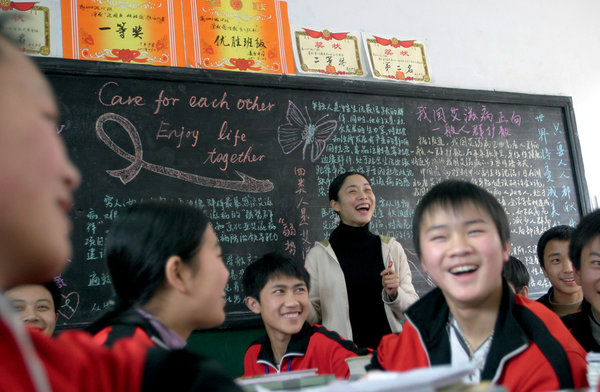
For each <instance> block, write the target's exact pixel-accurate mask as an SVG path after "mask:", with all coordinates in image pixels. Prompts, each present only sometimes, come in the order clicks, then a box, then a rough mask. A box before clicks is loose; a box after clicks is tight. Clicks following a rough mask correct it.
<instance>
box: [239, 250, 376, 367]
mask: <svg viewBox="0 0 600 392" xmlns="http://www.w3.org/2000/svg"><path fill="white" fill-rule="evenodd" d="M243 283H244V289H245V291H246V295H247V297H246V306H248V308H249V309H250V310H251V311H252V312H254V313H256V314H260V316H261V318H262V320H263V322H264V324H265V329H266V331H267V336H264V337H262V338H260V339H258V340H257V341H255V342H254V343H252V344H251V345H250V347H249V348H248V350H247V351H246V356H245V357H244V377H251V376H259V375H264V374H270V373H279V372H286V371H291V370H305V369H317V373H318V374H335V376H336V377H337V378H348V377H349V376H350V371H349V369H348V364H347V363H346V358H350V357H356V356H358V355H365V354H368V353H369V351H368V350H367V349H364V350H363V349H359V348H358V347H356V345H355V344H354V343H353V342H352V341H350V340H344V339H343V338H342V337H341V336H340V335H339V334H337V333H336V332H333V331H329V330H328V329H326V328H325V327H322V326H320V325H317V324H314V325H310V324H308V323H307V322H306V317H307V316H308V309H309V301H308V290H309V286H310V277H309V275H308V272H307V271H306V269H304V267H303V266H302V265H300V264H298V263H296V262H294V261H293V260H291V259H289V258H287V257H285V256H282V255H279V254H276V253H269V254H267V255H265V256H263V257H261V258H260V259H258V260H257V261H255V262H254V263H252V264H251V265H250V266H248V268H246V271H245V273H244V280H243Z"/></svg>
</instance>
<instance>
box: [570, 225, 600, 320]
mask: <svg viewBox="0 0 600 392" xmlns="http://www.w3.org/2000/svg"><path fill="white" fill-rule="evenodd" d="M575 277H576V279H577V283H579V284H580V285H581V288H582V289H583V295H584V297H585V299H586V300H587V301H588V302H589V303H590V304H591V305H592V308H593V309H594V311H595V313H596V315H600V235H597V236H596V237H594V238H593V239H592V240H591V241H590V242H589V243H588V244H587V245H586V246H584V247H583V248H582V249H581V268H580V269H579V271H577V272H576V274H575Z"/></svg>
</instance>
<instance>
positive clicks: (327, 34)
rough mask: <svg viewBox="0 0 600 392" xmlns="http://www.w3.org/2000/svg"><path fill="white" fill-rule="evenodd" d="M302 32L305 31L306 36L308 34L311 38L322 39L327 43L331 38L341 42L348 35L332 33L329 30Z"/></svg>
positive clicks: (307, 30)
mask: <svg viewBox="0 0 600 392" xmlns="http://www.w3.org/2000/svg"><path fill="white" fill-rule="evenodd" d="M304 31H306V34H308V35H309V36H310V37H311V38H323V39H324V40H325V41H329V40H330V39H332V38H334V39H336V40H338V41H341V40H343V39H344V38H346V36H347V35H348V33H332V32H330V31H329V30H323V31H315V30H309V29H304Z"/></svg>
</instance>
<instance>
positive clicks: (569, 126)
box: [34, 57, 592, 328]
mask: <svg viewBox="0 0 600 392" xmlns="http://www.w3.org/2000/svg"><path fill="white" fill-rule="evenodd" d="M34 61H35V62H36V63H37V64H38V66H39V67H40V68H41V70H42V71H43V72H44V73H45V74H47V75H71V76H73V77H78V76H102V77H119V78H133V79H137V80H140V81H145V80H161V81H169V82H200V83H208V84H217V85H233V86H236V85H243V86H251V87H259V88H260V87H267V88H275V89H292V90H310V91H320V92H337V93H352V94H368V95H378V96H390V97H399V98H418V99H434V100H442V101H452V100H467V101H475V102H478V103H488V104H516V105H533V106H537V107H551V108H558V109H560V110H561V112H562V115H563V119H564V124H565V132H566V135H567V138H566V139H567V142H568V150H569V152H570V154H569V156H570V164H571V168H572V174H573V176H574V179H573V181H574V183H575V187H576V189H575V191H576V200H577V205H578V208H579V211H580V212H581V213H583V214H585V213H588V212H591V210H592V206H591V203H590V199H589V193H588V189H587V183H586V180H585V171H584V165H583V160H582V156H581V148H580V144H579V138H578V133H577V126H576V122H575V114H574V108H573V102H572V98H571V97H569V96H555V95H536V94H524V93H514V92H499V91H484V90H470V89H458V88H445V87H431V86H424V85H412V84H399V83H394V82H385V81H374V80H365V79H334V78H328V77H315V76H298V75H269V74H256V73H246V74H243V73H239V72H229V71H214V70H203V69H190V68H175V67H152V66H147V65H138V64H121V63H108V62H94V61H82V60H69V59H56V58H40V57H36V58H34ZM257 325H260V321H259V319H258V318H257V317H256V316H254V315H250V316H249V312H231V313H228V317H227V321H226V323H225V324H224V325H223V326H222V327H221V328H239V327H250V326H257Z"/></svg>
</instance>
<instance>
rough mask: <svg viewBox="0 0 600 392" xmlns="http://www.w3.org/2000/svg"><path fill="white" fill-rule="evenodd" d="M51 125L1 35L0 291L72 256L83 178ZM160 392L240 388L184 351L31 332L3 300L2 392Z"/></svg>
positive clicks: (39, 91)
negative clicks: (76, 199)
mask: <svg viewBox="0 0 600 392" xmlns="http://www.w3.org/2000/svg"><path fill="white" fill-rule="evenodd" d="M0 22H1V21H0ZM2 30H3V29H2V25H1V23H0V32H2ZM57 118H58V107H57V104H56V101H55V99H54V96H53V94H52V91H51V89H50V86H49V85H48V82H47V81H46V79H45V78H44V77H43V75H42V74H41V73H40V72H39V70H38V69H37V68H36V67H35V65H34V64H33V63H32V62H31V60H29V59H28V58H26V57H25V56H23V54H21V53H19V51H18V50H17V49H16V48H15V47H14V46H12V45H11V44H10V43H9V41H8V40H7V39H6V38H5V37H3V36H2V35H1V34H0V168H1V170H0V189H1V191H0V208H1V209H2V210H1V212H0V292H4V291H5V290H7V289H10V288H12V287H15V286H17V285H20V284H27V283H38V282H43V281H47V280H49V279H51V278H52V277H53V276H55V275H57V274H58V273H59V272H60V271H61V270H62V269H63V268H64V266H65V264H66V260H67V259H68V258H69V257H70V254H71V243H70V240H69V234H70V231H71V222H70V219H69V212H70V209H71V207H72V205H73V192H74V191H75V189H76V188H77V186H78V185H79V182H80V181H81V179H80V175H79V172H78V171H77V169H76V168H75V167H74V166H73V164H72V163H71V161H70V160H69V159H68V157H67V154H66V152H65V147H64V145H63V144H62V141H61V139H60V137H59V136H58V135H57V133H56V129H57ZM165 390H177V391H194V390H212V391H239V388H237V387H236V386H235V384H233V382H232V381H231V379H230V378H229V377H227V376H226V375H225V374H224V372H223V371H222V370H220V369H219V368H218V367H217V366H215V365H214V364H213V363H211V362H209V361H206V360H205V359H203V358H201V357H199V356H197V355H194V354H192V353H189V352H186V351H182V350H174V351H166V350H163V349H152V350H146V349H141V348H140V345H139V344H138V343H136V342H133V341H128V340H124V341H123V342H122V343H119V344H118V345H116V346H115V347H114V348H113V349H112V350H109V349H107V348H104V347H99V346H98V345H97V344H96V343H94V342H93V341H92V339H91V337H90V336H89V335H88V334H86V333H84V332H65V333H63V334H61V336H60V337H59V338H58V339H53V338H51V337H48V336H46V335H44V334H43V333H41V332H39V331H35V330H27V329H25V327H24V326H23V324H22V322H21V320H20V319H19V317H18V314H17V313H16V312H15V311H14V309H13V308H12V307H11V305H10V303H9V301H8V300H7V299H6V298H5V297H4V295H3V294H0V391H11V392H21V391H23V392H33V391H38V392H39V391H43V392H46V391H60V392H71V391H73V392H75V391H85V392H90V391H92V392H93V391H106V392H109V391H110V392H120V391H122V392H134V391H165Z"/></svg>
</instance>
